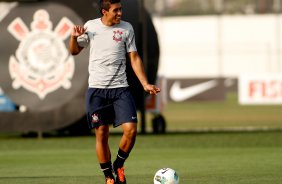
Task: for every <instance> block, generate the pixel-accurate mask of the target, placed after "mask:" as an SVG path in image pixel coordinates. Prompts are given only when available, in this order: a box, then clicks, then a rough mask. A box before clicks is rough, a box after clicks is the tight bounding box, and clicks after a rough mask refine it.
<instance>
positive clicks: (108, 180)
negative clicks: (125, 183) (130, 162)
mask: <svg viewBox="0 0 282 184" xmlns="http://www.w3.org/2000/svg"><path fill="white" fill-rule="evenodd" d="M106 184H115V180H114V179H112V178H106Z"/></svg>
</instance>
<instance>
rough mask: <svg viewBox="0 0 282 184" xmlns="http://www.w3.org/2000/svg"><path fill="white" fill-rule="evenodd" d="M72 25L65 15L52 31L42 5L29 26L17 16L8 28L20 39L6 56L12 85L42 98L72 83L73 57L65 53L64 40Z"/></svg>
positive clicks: (68, 86)
mask: <svg viewBox="0 0 282 184" xmlns="http://www.w3.org/2000/svg"><path fill="white" fill-rule="evenodd" d="M72 25H73V24H72V22H71V21H70V20H69V19H68V18H66V17H64V18H62V19H61V20H60V22H59V23H58V25H57V26H56V27H55V29H54V31H53V30H52V28H53V25H52V22H51V21H50V19H49V14H48V12H47V11H46V10H44V9H40V10H37V11H36V12H35V13H34V16H33V21H32V22H31V26H30V27H31V30H29V28H28V27H27V26H26V24H25V23H24V22H23V20H22V19H21V18H19V17H18V18H16V19H15V20H14V21H12V22H11V23H10V25H9V26H8V31H9V32H10V33H11V34H12V35H13V36H14V37H15V39H17V40H19V41H20V44H19V47H18V48H17V50H16V53H15V55H12V56H10V60H9V72H10V75H11V78H12V79H13V83H12V86H13V88H15V89H18V88H20V87H23V88H25V89H26V90H28V91H30V92H33V93H35V94H37V95H38V97H39V98H40V99H44V98H45V97H46V95H47V94H48V93H51V92H54V91H56V90H57V89H59V88H60V87H63V88H65V89H69V88H70V87H71V79H72V77H73V74H74V58H73V56H71V55H70V54H69V53H68V50H67V48H66V46H65V44H64V40H65V39H67V37H68V36H69V35H70V33H71V26H72Z"/></svg>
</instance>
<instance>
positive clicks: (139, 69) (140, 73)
mask: <svg viewBox="0 0 282 184" xmlns="http://www.w3.org/2000/svg"><path fill="white" fill-rule="evenodd" d="M128 54H129V58H130V63H131V66H132V68H133V71H134V73H135V74H136V76H137V78H138V79H139V81H140V82H141V84H142V86H143V88H144V90H145V91H146V92H148V93H150V94H153V95H156V94H157V93H159V92H160V91H161V90H160V88H158V87H157V86H155V85H152V84H149V83H148V79H147V76H146V74H145V71H144V66H143V63H142V60H141V58H140V56H139V54H138V52H129V53H128Z"/></svg>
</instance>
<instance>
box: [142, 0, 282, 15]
mask: <svg viewBox="0 0 282 184" xmlns="http://www.w3.org/2000/svg"><path fill="white" fill-rule="evenodd" d="M281 5H282V3H281V0H145V6H146V8H147V9H148V11H149V12H150V13H151V14H153V15H159V16H183V15H214V14H269V13H280V12H281Z"/></svg>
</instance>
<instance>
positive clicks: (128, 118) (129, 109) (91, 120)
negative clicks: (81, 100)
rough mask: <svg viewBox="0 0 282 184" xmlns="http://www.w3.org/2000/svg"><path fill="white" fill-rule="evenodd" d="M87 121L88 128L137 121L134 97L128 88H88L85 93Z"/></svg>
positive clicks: (115, 125)
mask: <svg viewBox="0 0 282 184" xmlns="http://www.w3.org/2000/svg"><path fill="white" fill-rule="evenodd" d="M86 111H87V112H86V113H87V122H88V125H89V128H90V129H93V128H95V127H98V126H101V125H109V124H113V126H114V127H117V126H119V125H121V124H122V123H126V122H133V123H137V113H136V106H135V102H134V99H133V97H132V95H131V93H130V90H129V88H127V87H124V88H113V89H99V88H88V90H87V94H86Z"/></svg>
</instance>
